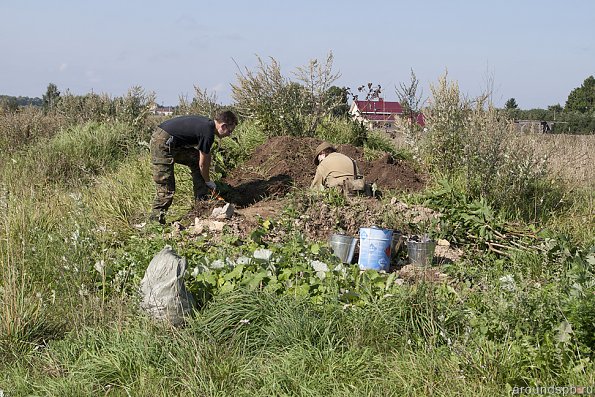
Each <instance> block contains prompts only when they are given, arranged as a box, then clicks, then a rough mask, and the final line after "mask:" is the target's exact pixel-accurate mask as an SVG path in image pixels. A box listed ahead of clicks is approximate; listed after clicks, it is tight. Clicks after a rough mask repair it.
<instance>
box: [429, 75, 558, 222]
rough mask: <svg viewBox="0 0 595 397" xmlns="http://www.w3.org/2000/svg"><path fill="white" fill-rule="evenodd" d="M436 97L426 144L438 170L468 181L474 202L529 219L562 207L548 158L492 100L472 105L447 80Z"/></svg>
mask: <svg viewBox="0 0 595 397" xmlns="http://www.w3.org/2000/svg"><path fill="white" fill-rule="evenodd" d="M432 94H433V97H432V99H431V104H430V106H429V108H428V109H427V110H426V113H427V118H426V119H427V121H428V128H429V131H428V135H427V136H426V137H424V138H423V139H422V140H421V142H420V145H421V147H422V151H423V152H424V153H425V155H426V158H427V160H428V162H429V163H430V165H431V166H432V167H433V169H434V170H435V171H438V172H440V173H443V174H445V175H446V176H447V177H448V178H449V179H451V180H453V179H455V178H462V179H463V180H464V182H465V186H466V190H467V193H468V194H469V195H470V197H472V198H480V197H484V198H486V199H487V200H488V202H489V203H490V204H491V205H492V206H494V208H496V209H497V210H505V211H508V212H511V213H513V214H514V215H520V216H522V217H524V218H526V219H536V218H538V217H541V216H542V215H544V214H547V212H548V211H550V210H552V209H556V208H557V206H558V205H559V203H560V196H559V194H558V192H559V189H558V188H557V186H556V185H553V184H552V183H551V180H548V179H547V176H548V168H547V158H545V157H543V156H539V155H538V154H537V153H536V151H535V150H534V149H533V148H531V147H529V146H527V145H525V144H523V143H522V142H521V140H520V137H519V136H518V135H517V134H516V132H515V130H514V129H513V128H512V124H511V122H510V121H509V120H508V119H506V118H505V117H503V114H502V113H500V112H498V111H497V110H496V109H495V108H494V107H493V106H492V104H491V103H490V102H489V101H488V97H487V96H482V97H479V98H477V99H475V100H474V101H471V100H467V99H465V98H463V97H462V96H461V94H460V92H459V88H458V84H457V83H456V82H449V81H448V80H447V79H446V76H443V77H442V78H441V79H440V81H439V84H438V85H437V86H432Z"/></svg>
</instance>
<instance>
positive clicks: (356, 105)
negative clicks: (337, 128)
mask: <svg viewBox="0 0 595 397" xmlns="http://www.w3.org/2000/svg"><path fill="white" fill-rule="evenodd" d="M349 113H350V114H351V115H352V117H353V118H354V119H356V120H357V121H361V122H363V123H365V124H367V125H368V126H369V127H370V128H380V129H387V130H389V129H393V128H394V124H395V120H396V118H397V117H403V116H405V114H403V107H402V106H401V104H400V103H399V102H389V101H385V100H384V99H382V98H378V99H377V100H374V101H353V103H352V104H351V108H350V109H349ZM413 117H414V118H415V121H416V122H417V124H419V125H420V126H422V127H423V126H424V125H425V120H424V116H423V114H422V113H419V114H417V115H416V116H413Z"/></svg>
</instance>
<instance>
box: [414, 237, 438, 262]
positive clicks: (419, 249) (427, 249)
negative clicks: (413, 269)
mask: <svg viewBox="0 0 595 397" xmlns="http://www.w3.org/2000/svg"><path fill="white" fill-rule="evenodd" d="M435 249H436V241H435V240H428V239H422V240H421V241H419V240H416V239H410V240H408V241H407V254H408V255H409V259H410V260H411V264H413V265H417V266H431V265H432V261H433V260H434V250H435Z"/></svg>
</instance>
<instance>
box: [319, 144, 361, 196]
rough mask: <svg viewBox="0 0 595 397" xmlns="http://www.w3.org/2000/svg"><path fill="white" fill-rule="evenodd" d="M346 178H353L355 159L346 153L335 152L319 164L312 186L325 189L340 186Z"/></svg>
mask: <svg viewBox="0 0 595 397" xmlns="http://www.w3.org/2000/svg"><path fill="white" fill-rule="evenodd" d="M356 168H357V167H356ZM357 172H358V173H359V171H357ZM346 179H353V161H352V160H351V158H350V157H348V156H346V155H344V154H341V153H338V152H333V153H330V154H328V155H327V156H326V157H325V158H324V159H323V160H322V161H321V162H320V164H318V167H317V168H316V175H314V180H313V181H312V184H311V185H310V188H312V189H320V190H323V189H324V188H327V187H335V186H339V185H341V184H342V183H343V181H345V180H346Z"/></svg>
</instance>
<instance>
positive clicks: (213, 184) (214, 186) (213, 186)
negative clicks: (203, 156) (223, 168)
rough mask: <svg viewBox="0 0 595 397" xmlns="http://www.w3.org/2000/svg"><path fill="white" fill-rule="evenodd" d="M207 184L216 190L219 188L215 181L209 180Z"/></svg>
mask: <svg viewBox="0 0 595 397" xmlns="http://www.w3.org/2000/svg"><path fill="white" fill-rule="evenodd" d="M206 185H207V187H208V188H209V189H211V190H216V189H217V185H215V182H213V181H208V182H207V183H206Z"/></svg>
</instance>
